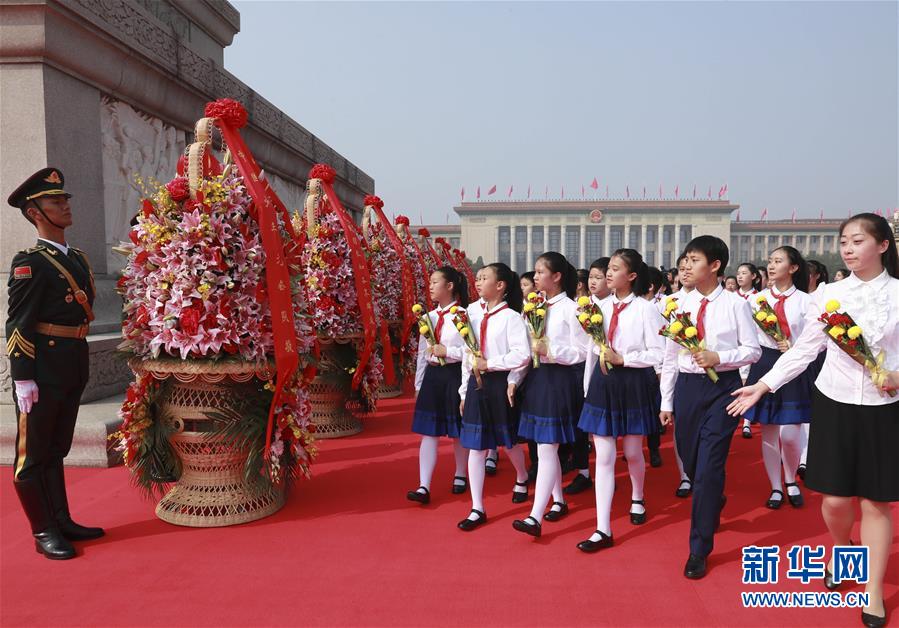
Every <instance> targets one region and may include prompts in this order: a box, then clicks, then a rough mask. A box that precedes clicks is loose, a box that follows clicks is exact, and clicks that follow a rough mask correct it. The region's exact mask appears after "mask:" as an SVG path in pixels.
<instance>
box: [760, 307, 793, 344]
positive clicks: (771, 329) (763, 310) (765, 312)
mask: <svg viewBox="0 0 899 628" xmlns="http://www.w3.org/2000/svg"><path fill="white" fill-rule="evenodd" d="M756 303H758V304H759V310H758V312H756V313H755V315H754V316H753V317H752V318H753V320H755V324H756V325H758V326H759V329H761V330H762V332H763V333H765V334H767V335H768V336H770V337H771V338H772V339H773V340H774V342H778V343H779V342H789V340H787V336H786V334H784V332H783V330H782V329H781V328H780V322H779V321H778V320H777V314H776V313H775V312H774V308H772V307H771V304H770V303H768V299H766V298H765V297H764V296H760V297H759V298H758V299H756Z"/></svg>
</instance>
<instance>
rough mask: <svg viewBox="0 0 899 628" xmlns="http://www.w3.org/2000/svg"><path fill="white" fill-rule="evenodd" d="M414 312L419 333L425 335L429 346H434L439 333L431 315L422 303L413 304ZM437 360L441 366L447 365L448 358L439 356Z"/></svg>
mask: <svg viewBox="0 0 899 628" xmlns="http://www.w3.org/2000/svg"><path fill="white" fill-rule="evenodd" d="M412 313H413V314H415V316H416V318H418V333H420V334H421V335H422V336H424V337H425V340H427V341H428V346H429V347H433V346H434V345H436V344H438V343H437V334H435V333H434V326H433V325H432V324H431V317H430V316H428V313H427V312H425V309H424V308H423V307H422V306H421V304H420V303H416V304H415V305H413V306H412ZM437 361H438V362H439V363H440V366H446V360H444V359H443V358H440V357H438V358H437Z"/></svg>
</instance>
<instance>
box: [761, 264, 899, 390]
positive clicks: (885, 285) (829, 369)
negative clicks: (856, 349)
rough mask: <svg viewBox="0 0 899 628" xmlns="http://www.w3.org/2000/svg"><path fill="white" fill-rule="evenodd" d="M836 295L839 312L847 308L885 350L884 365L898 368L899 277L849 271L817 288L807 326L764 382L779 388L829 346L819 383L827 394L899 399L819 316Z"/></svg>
mask: <svg viewBox="0 0 899 628" xmlns="http://www.w3.org/2000/svg"><path fill="white" fill-rule="evenodd" d="M831 299H835V300H837V301H839V302H840V307H839V309H838V310H837V311H839V312H846V314H848V315H849V316H851V317H852V320H854V321H855V323H856V324H857V325H858V326H859V327H861V328H862V337H863V338H864V339H865V342H866V343H868V346H869V347H870V348H871V350H872V351H873V353H874V355H875V356H877V355H879V354H880V352H881V351H883V352H884V356H885V359H884V363H883V367H884V368H885V369H887V370H889V371H896V370H899V279H895V278H893V277H891V276H890V275H889V273H887V271H886V270H884V271H883V272H882V273H881V274H880V275H878V276H877V277H875V278H874V279H872V280H871V281H862V280H861V279H859V278H858V277H856V276H855V273H852V274H851V275H849V276H848V277H847V278H846V279H844V280H843V281H837V282H835V283H829V284H826V285H824V286H822V287H821V288H819V289H817V290H815V292H814V293H813V294H812V303H811V305H810V306H809V308H808V311H807V312H806V315H805V327H804V328H803V330H802V334H801V335H799V337H798V338H796V337H794V338H795V340H794V343H793V346H792V347H791V348H790V350H789V351H787V352H785V353H784V354H783V355H782V356H780V358H779V359H778V360H777V362H775V363H774V366H773V367H772V368H771V370H770V371H769V372H768V374H767V375H765V376H764V377H762V379H761V381H762V382H764V383H765V385H766V386H768V388H770V389H771V390H773V391H776V390H777V389H779V388H780V387H781V386H783V385H784V384H786V383H787V382H789V381H790V380H792V379H793V378H794V377H796V376H797V375H799V374H800V373H801V372H802V371H804V370H805V369H806V367H808V365H809V363H810V362H811V361H812V360H814V359H815V358H816V357H817V355H818V352H819V351H820V350H821V349H822V348H824V349H825V350H826V352H827V353H826V357H825V359H824V366H823V367H822V368H821V373H820V374H819V375H818V379H817V380H815V386H816V387H817V388H818V390H820V391H821V393H822V394H824V395H825V396H826V397H829V398H831V399H833V400H834V401H838V402H840V403H851V404H855V405H862V406H879V405H885V404H888V403H896V402H899V395H897V396H895V397H890V396H889V395H888V394H887V393H883V392H881V391H880V390H879V389H878V388H877V387H876V386H875V385H874V383H873V382H872V381H871V376H870V375H869V373H868V370H867V369H866V368H865V367H864V366H862V365H861V364H859V363H858V362H856V361H855V360H853V359H852V358H850V357H849V355H848V354H847V353H845V352H844V351H843V350H842V349H840V348H839V347H838V346H837V344H836V343H835V342H832V341H830V340H829V339H828V337H827V334H825V333H824V324H823V323H822V322H821V321H819V320H818V317H819V316H821V314H822V313H823V312H824V306H825V304H826V303H827V302H828V301H830V300H831Z"/></svg>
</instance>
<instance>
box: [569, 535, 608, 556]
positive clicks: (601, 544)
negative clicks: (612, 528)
mask: <svg viewBox="0 0 899 628" xmlns="http://www.w3.org/2000/svg"><path fill="white" fill-rule="evenodd" d="M595 534H598V535H599V537H600V538H599V540H598V541H591V540H590V539H587V540H586V541H581V542H580V543H578V544H577V548H578V549H579V550H581V551H582V552H585V553H587V554H593V553H594V552H598V551H599V550H601V549H606V548H608V547H612V546H613V545H615V540H614V539H613V538H612V535H611V534H606V533H605V532H602V531H601V530H597V531H596V532H595Z"/></svg>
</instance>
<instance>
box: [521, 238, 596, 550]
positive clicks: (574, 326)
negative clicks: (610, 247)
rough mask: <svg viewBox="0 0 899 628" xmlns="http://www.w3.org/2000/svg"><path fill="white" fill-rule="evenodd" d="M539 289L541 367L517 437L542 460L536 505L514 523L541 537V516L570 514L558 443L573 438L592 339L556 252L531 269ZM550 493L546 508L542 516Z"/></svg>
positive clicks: (533, 375)
mask: <svg viewBox="0 0 899 628" xmlns="http://www.w3.org/2000/svg"><path fill="white" fill-rule="evenodd" d="M534 272H535V274H534V279H535V284H536V285H537V289H538V290H540V291H541V292H543V293H544V295H545V296H546V299H547V304H546V323H545V330H546V333H545V335H544V337H543V338H541V339H540V340H537V341H535V342H534V343H533V344H532V350H533V351H534V352H535V353H536V354H537V355H539V356H540V358H539V359H540V366H539V367H538V368H531V369H530V371H529V372H528V376H527V381H526V383H525V390H524V397H523V399H522V402H521V420H520V425H519V428H518V435H519V436H521V437H522V438H529V439H532V440H534V441H536V442H537V455H538V457H539V460H540V464H539V467H538V470H537V485H536V487H535V489H534V507H533V508H532V509H531V513H530V515H529V516H528V517H527V518H526V519H523V520H521V519H516V520H515V521H514V522H513V523H512V525H513V527H514V528H515V529H516V530H518V531H519V532H524V533H525V534H529V535H531V536H534V537H539V536H540V531H541V523H540V517H541V515H542V516H543V519H544V520H546V521H558V520H559V519H561V518H562V517H564V516H565V515H566V514H568V504H567V503H566V502H565V497H564V495H563V493H562V467H561V465H560V463H559V453H558V452H559V444H560V443H571V442H574V438H575V431H574V430H575V426H576V424H577V421H578V418H579V417H580V414H581V407H582V406H583V404H584V382H583V374H582V373H579V372H578V371H579V369H577V368H576V365H578V364H583V362H584V360H585V359H586V357H587V351H588V350H589V343H590V339H589V338H588V337H587V334H586V333H585V332H584V330H583V328H581V325H580V323H579V322H578V320H577V305H576V304H575V302H574V301H573V300H572V297H573V296H574V295H575V290H576V289H577V271H576V270H575V269H574V267H573V266H572V265H571V264H569V263H568V260H566V259H565V257H564V256H563V255H562V254H560V253H556V252H555V251H551V252H548V253H544V254H543V255H541V256H540V257H539V258H538V259H537V263H536V264H535V268H534ZM550 496H552V499H553V504H552V507H551V508H550V510H549V512H547V513H546V514H545V515H544V514H543V511H544V509H545V508H546V505H547V503H548V501H549V499H550Z"/></svg>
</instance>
